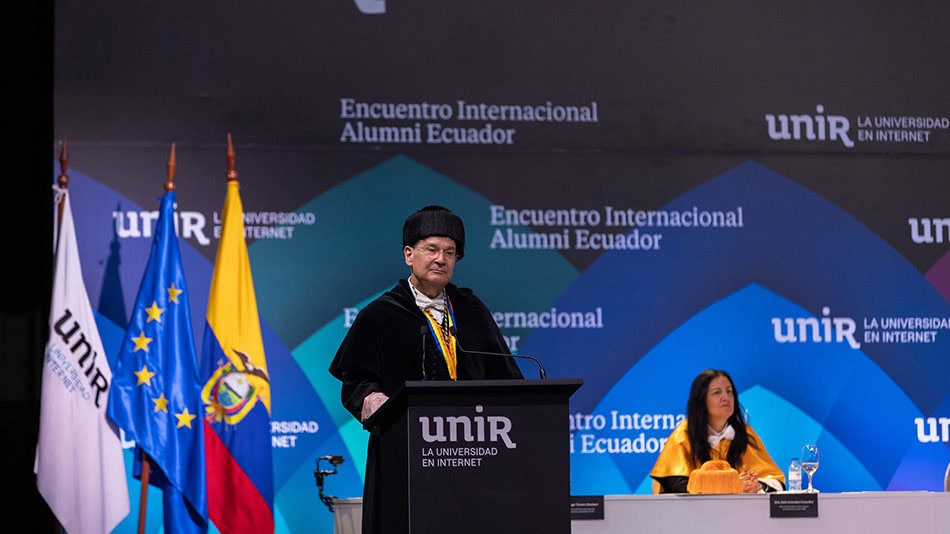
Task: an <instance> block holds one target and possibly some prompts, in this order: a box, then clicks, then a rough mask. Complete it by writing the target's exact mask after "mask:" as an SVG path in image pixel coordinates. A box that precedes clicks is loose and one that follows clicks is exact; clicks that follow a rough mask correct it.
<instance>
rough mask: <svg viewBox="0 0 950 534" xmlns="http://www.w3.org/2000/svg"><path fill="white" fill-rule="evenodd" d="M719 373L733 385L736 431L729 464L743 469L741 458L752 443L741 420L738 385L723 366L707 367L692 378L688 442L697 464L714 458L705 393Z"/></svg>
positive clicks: (730, 420) (733, 421) (728, 459)
mask: <svg viewBox="0 0 950 534" xmlns="http://www.w3.org/2000/svg"><path fill="white" fill-rule="evenodd" d="M717 376H724V377H726V380H728V381H729V385H730V386H732V401H733V402H732V415H730V416H729V424H730V425H732V428H733V429H734V430H735V431H736V437H735V438H734V439H733V440H732V443H731V444H730V445H729V452H728V454H727V455H726V460H727V461H728V462H729V465H731V466H732V467H734V468H735V469H737V470H741V468H742V465H741V458H742V454H743V453H745V450H746V448H747V447H748V446H749V433H748V432H746V428H745V421H744V420H743V419H742V407H741V406H739V394H738V393H736V385H735V383H733V381H732V377H731V376H729V373H727V372H725V371H723V370H722V369H705V370H704V371H703V372H701V373H699V375H697V376H696V378H694V379H693V385H692V386H690V388H689V400H688V401H686V417H687V421H686V431H687V433H688V434H689V444H690V447H691V448H692V451H693V461H695V462H696V465H697V466H700V465H702V464H703V463H704V462H708V461H709V460H711V459H712V458H711V456H710V454H709V450H710V449H709V441H708V440H707V439H706V436H707V431H706V426H707V425H709V412H708V411H707V410H706V393H708V392H709V383H710V382H712V380H713V379H714V378H716V377H717Z"/></svg>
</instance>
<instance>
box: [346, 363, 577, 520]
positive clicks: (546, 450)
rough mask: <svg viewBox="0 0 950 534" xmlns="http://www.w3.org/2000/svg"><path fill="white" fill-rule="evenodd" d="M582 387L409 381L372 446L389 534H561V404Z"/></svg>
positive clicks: (566, 470) (565, 441) (564, 499)
mask: <svg viewBox="0 0 950 534" xmlns="http://www.w3.org/2000/svg"><path fill="white" fill-rule="evenodd" d="M582 383H583V381H582V380H581V379H555V380H469V381H460V382H455V381H449V380H437V381H409V382H406V383H405V385H404V387H403V388H402V389H401V390H400V391H399V392H398V393H397V394H396V395H394V396H393V397H392V398H390V399H389V400H388V401H387V402H386V404H384V405H383V406H382V407H381V408H380V409H379V410H378V411H377V412H376V413H375V414H373V416H372V417H370V418H369V419H368V420H367V421H366V422H365V423H364V426H365V427H366V429H367V430H369V431H370V432H372V433H374V434H375V435H376V436H378V437H379V438H380V461H381V463H380V475H381V476H380V478H379V482H380V485H381V489H382V495H383V496H384V502H383V503H380V506H379V509H380V513H381V514H382V524H383V529H384V531H385V532H386V533H387V534H389V533H390V532H394V533H409V532H411V533H412V534H429V533H431V534H444V533H446V532H452V533H458V534H469V533H471V534H485V533H489V534H503V533H509V532H510V533H523V532H544V533H545V534H558V533H562V534H570V532H571V518H570V496H571V488H570V476H571V473H570V430H569V415H570V414H569V400H570V396H571V395H572V394H573V393H574V391H576V390H577V389H578V388H579V387H580V386H581V384H582Z"/></svg>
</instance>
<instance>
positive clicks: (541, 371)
mask: <svg viewBox="0 0 950 534" xmlns="http://www.w3.org/2000/svg"><path fill="white" fill-rule="evenodd" d="M449 330H450V331H451V332H452V335H453V336H455V343H456V344H457V345H458V348H459V350H461V351H462V352H467V353H469V354H481V355H482V356H500V357H502V358H526V359H528V360H531V361H533V362H534V364H535V365H537V366H538V378H540V379H541V380H547V378H548V374H547V372H545V371H544V366H543V365H541V360H539V359H538V358H536V357H534V356H530V355H528V354H505V353H503V352H482V351H479V350H467V349H466V348H465V347H463V346H462V344H461V343H459V335H458V330H456V328H455V326H450V327H449Z"/></svg>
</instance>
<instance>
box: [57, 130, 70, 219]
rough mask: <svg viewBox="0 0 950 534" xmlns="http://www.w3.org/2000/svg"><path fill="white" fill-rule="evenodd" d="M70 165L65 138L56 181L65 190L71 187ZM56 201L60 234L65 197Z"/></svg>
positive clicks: (60, 153)
mask: <svg viewBox="0 0 950 534" xmlns="http://www.w3.org/2000/svg"><path fill="white" fill-rule="evenodd" d="M68 166H69V152H68V151H67V149H66V140H65V139H64V140H63V148H62V149H60V151H59V178H57V179H56V183H57V184H59V187H60V188H61V189H63V190H65V189H66V188H67V187H69V175H68V174H66V167H68ZM58 198H59V200H58V201H57V202H56V235H57V236H58V235H59V228H60V227H61V226H62V225H63V197H58Z"/></svg>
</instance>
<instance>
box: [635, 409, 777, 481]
mask: <svg viewBox="0 0 950 534" xmlns="http://www.w3.org/2000/svg"><path fill="white" fill-rule="evenodd" d="M686 422H687V421H686V420H683V421H681V422H680V424H678V425H676V428H674V429H673V432H672V433H670V437H669V438H667V441H666V444H665V445H663V450H661V451H660V456H659V457H657V459H656V463H655V464H654V465H653V470H652V471H650V476H651V477H653V478H654V479H656V478H665V477H675V476H680V477H689V474H690V473H691V472H692V471H693V469H698V468H699V467H700V465H699V464H698V463H696V462H694V461H693V449H692V447H691V446H690V444H689V435H688V434H687V433H686ZM746 432H747V433H748V434H749V446H748V447H746V450H745V454H743V455H742V465H744V466H745V467H746V468H747V469H750V470H752V471H753V472H754V473H755V475H756V476H757V477H758V478H772V479H775V480H778V481H779V482H781V483H782V486H784V485H785V472H784V471H782V469H781V468H779V466H778V465H776V464H775V461H774V460H772V457H771V456H769V453H768V451H766V450H765V445H764V444H763V443H762V438H760V437H759V435H758V434H756V433H755V431H754V430H752V427H751V426H749V425H746ZM730 445H732V440H730V439H724V440H722V441H720V442H719V445H718V446H717V447H716V448H714V449H711V450H710V451H709V454H710V460H726V455H727V454H728V453H729V446H730ZM661 491H662V489H661V487H660V483H659V482H657V481H656V480H654V481H653V493H660V492H661Z"/></svg>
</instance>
